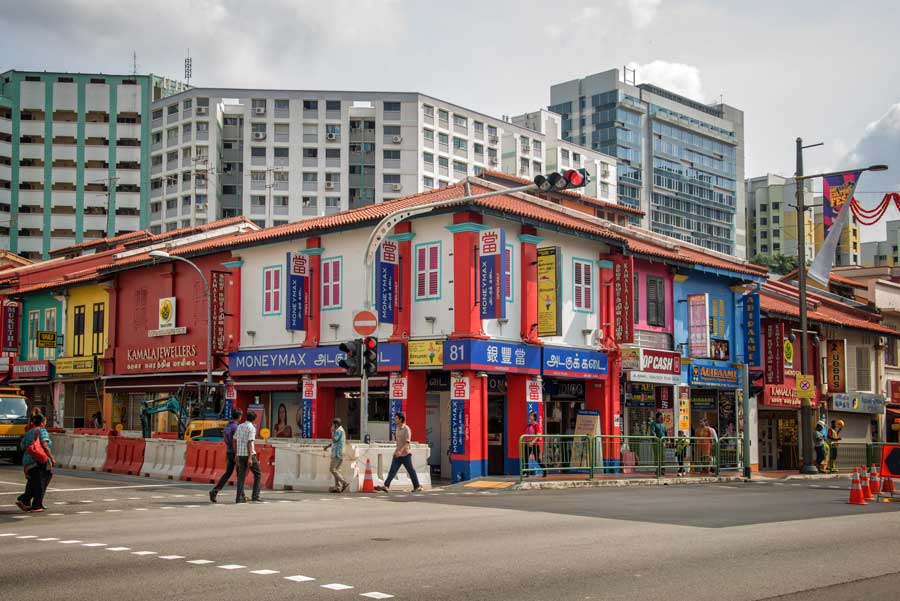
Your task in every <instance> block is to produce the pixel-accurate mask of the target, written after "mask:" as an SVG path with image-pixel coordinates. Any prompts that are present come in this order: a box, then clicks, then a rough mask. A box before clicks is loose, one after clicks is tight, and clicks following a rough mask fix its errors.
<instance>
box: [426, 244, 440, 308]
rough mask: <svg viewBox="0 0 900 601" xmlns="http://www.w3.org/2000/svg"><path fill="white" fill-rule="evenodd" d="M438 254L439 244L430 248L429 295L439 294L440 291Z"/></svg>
mask: <svg viewBox="0 0 900 601" xmlns="http://www.w3.org/2000/svg"><path fill="white" fill-rule="evenodd" d="M439 261H440V257H439V256H438V247H437V245H434V246H430V247H429V248H428V296H437V293H438V271H439V269H438V264H439V263H438V262H439Z"/></svg>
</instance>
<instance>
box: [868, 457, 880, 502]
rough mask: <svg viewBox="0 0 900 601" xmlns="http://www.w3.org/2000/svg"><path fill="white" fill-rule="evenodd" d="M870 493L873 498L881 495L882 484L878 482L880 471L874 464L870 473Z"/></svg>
mask: <svg viewBox="0 0 900 601" xmlns="http://www.w3.org/2000/svg"><path fill="white" fill-rule="evenodd" d="M869 491H870V492H871V493H872V496H873V497H874V496H877V495H879V494H881V482H880V481H879V480H878V470H876V469H875V464H874V463H873V464H872V469H871V471H870V472H869Z"/></svg>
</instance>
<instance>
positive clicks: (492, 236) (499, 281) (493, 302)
mask: <svg viewBox="0 0 900 601" xmlns="http://www.w3.org/2000/svg"><path fill="white" fill-rule="evenodd" d="M478 256H479V259H478V263H479V264H478V273H479V283H480V293H479V299H480V309H481V319H504V318H505V317H506V296H507V290H506V286H507V281H506V270H507V265H506V232H505V231H504V230H503V229H502V228H495V229H490V230H484V231H483V232H480V233H479V235H478Z"/></svg>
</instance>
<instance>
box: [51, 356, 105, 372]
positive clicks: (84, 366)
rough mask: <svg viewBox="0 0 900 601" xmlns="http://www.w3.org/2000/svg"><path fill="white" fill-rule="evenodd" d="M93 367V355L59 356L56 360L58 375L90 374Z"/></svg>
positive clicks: (93, 369)
mask: <svg viewBox="0 0 900 601" xmlns="http://www.w3.org/2000/svg"><path fill="white" fill-rule="evenodd" d="M95 367H96V366H95V364H94V358H93V357H60V358H59V359H57V360H56V373H57V374H58V375H66V374H92V373H94V371H95Z"/></svg>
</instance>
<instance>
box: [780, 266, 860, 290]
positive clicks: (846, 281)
mask: <svg viewBox="0 0 900 601" xmlns="http://www.w3.org/2000/svg"><path fill="white" fill-rule="evenodd" d="M796 278H797V270H796V269H794V270H792V271H789V272H787V273H786V274H784V275H783V276H781V277H779V278H778V279H779V280H781V281H783V282H784V281H788V280H792V279H796ZM828 282H829V283H835V284H839V285H841V286H850V287H851V288H861V289H863V290H866V289H868V286H867V285H866V284H864V283H862V282H857V281H856V280H851V279H850V278H845V277H844V276H842V275H838V274H836V273H832V274H830V275H829V276H828Z"/></svg>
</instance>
